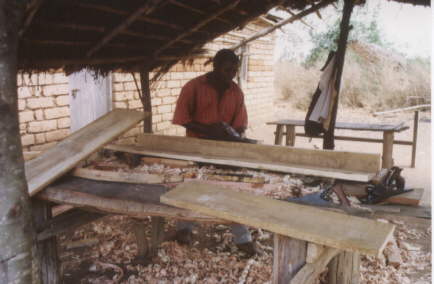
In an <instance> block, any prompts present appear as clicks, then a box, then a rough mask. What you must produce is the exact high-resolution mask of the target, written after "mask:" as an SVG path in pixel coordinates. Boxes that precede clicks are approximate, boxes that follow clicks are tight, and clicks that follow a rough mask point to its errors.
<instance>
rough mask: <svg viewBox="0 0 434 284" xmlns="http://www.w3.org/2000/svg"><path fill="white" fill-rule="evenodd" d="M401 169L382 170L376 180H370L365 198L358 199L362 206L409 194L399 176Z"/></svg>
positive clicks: (403, 180) (402, 179)
mask: <svg viewBox="0 0 434 284" xmlns="http://www.w3.org/2000/svg"><path fill="white" fill-rule="evenodd" d="M401 171H402V169H401V168H399V167H392V168H390V169H383V170H382V171H381V172H380V173H379V175H377V178H376V179H372V180H371V181H370V182H369V184H368V185H367V186H366V193H367V195H366V197H363V198H361V199H360V201H361V202H362V203H363V204H376V203H381V202H382V201H384V200H386V199H388V198H389V197H391V196H394V195H398V194H402V193H406V192H410V191H412V190H413V189H405V179H404V178H403V177H402V176H401Z"/></svg>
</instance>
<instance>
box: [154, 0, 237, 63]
mask: <svg viewBox="0 0 434 284" xmlns="http://www.w3.org/2000/svg"><path fill="white" fill-rule="evenodd" d="M239 3H240V0H235V1H231V2H230V3H229V4H228V5H226V6H225V7H223V8H221V9H219V10H217V11H216V12H215V13H213V14H211V15H209V16H208V17H207V18H206V19H204V20H203V21H200V22H199V23H197V24H196V25H194V26H193V27H191V28H188V29H187V30H186V31H185V32H183V33H181V34H179V35H178V36H177V37H176V38H174V39H173V40H171V41H169V42H167V43H166V44H164V45H163V46H161V47H160V48H159V49H157V50H156V51H155V53H154V56H155V57H158V56H159V55H160V54H161V53H162V52H163V51H164V50H166V49H167V48H168V47H170V46H172V45H173V44H175V43H176V42H178V41H180V40H181V39H184V38H185V37H187V36H189V35H190V34H192V33H194V32H196V31H198V30H199V29H200V28H202V27H203V26H205V25H207V24H208V23H210V22H212V21H214V20H215V19H216V18H217V17H219V16H220V15H222V14H223V13H225V12H226V11H228V10H231V9H233V8H235V7H236V6H237V5H238V4H239Z"/></svg>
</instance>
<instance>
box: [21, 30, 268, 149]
mask: <svg viewBox="0 0 434 284" xmlns="http://www.w3.org/2000/svg"><path fill="white" fill-rule="evenodd" d="M265 27H267V25H266V24H265V23H262V22H256V23H252V24H249V25H247V26H246V27H245V28H244V29H243V30H240V31H235V32H230V33H228V34H225V35H223V36H221V37H219V38H217V39H216V40H215V41H213V42H211V43H209V44H207V45H205V47H204V48H205V49H206V50H207V54H204V55H203V57H201V58H198V59H196V60H194V62H193V63H192V64H188V65H183V64H181V63H178V64H176V65H175V66H173V67H172V68H171V70H170V71H169V72H168V73H166V74H165V75H164V76H163V77H162V78H161V79H160V80H158V82H156V83H155V84H154V85H153V86H152V89H151V98H152V113H153V131H154V133H158V134H165V135H184V134H185V130H184V129H183V128H182V127H179V126H175V125H173V124H172V123H171V120H172V117H173V112H174V110H175V105H176V100H177V98H178V95H179V93H180V91H181V88H182V86H183V85H184V84H185V83H187V82H188V81H189V80H191V79H193V78H195V77H197V76H199V75H202V74H204V73H205V72H209V71H211V69H212V64H208V65H206V66H205V65H204V63H205V62H206V61H207V60H208V59H209V58H212V56H214V54H215V53H216V52H217V51H218V50H219V49H221V48H228V47H231V46H233V45H234V44H237V43H238V42H240V41H241V40H242V39H243V38H246V37H248V36H249V35H251V34H253V33H255V32H257V31H259V30H261V29H263V28H265ZM273 50H274V34H269V35H267V36H265V37H262V38H260V39H258V40H255V41H253V42H251V43H249V50H248V57H247V58H248V59H247V60H248V61H247V64H248V70H249V71H248V73H247V78H246V81H245V82H244V83H243V85H242V88H243V91H244V95H245V103H246V107H247V111H248V114H249V125H255V124H258V123H261V122H264V121H266V120H267V119H269V117H270V114H271V113H272V105H273V100H274V87H273V86H274V84H273V80H274V74H273V68H272V65H273ZM134 76H135V77H136V80H137V84H138V85H139V87H140V76H139V74H135V75H134ZM151 77H152V73H151ZM112 84H113V85H112V87H113V88H112V99H113V108H127V109H137V110H141V109H142V104H141V102H140V99H139V95H138V94H139V91H138V90H137V87H136V83H135V81H134V78H133V75H132V74H128V73H113V74H112ZM18 93H19V111H20V129H21V134H22V143H23V148H24V150H25V151H40V150H44V149H46V148H48V147H50V146H52V145H53V144H55V143H56V142H57V141H59V140H61V139H63V138H64V137H66V136H67V135H68V134H69V127H70V118H69V117H70V116H69V115H70V114H69V96H68V78H67V76H65V75H64V74H63V73H54V74H45V73H44V74H33V75H31V76H19V78H18ZM139 133H142V124H140V125H138V126H137V127H135V128H133V129H131V130H130V131H128V132H127V133H126V134H124V136H123V137H122V139H120V141H121V142H125V143H128V142H134V137H135V136H136V135H137V134H139Z"/></svg>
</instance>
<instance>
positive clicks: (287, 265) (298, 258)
mask: <svg viewBox="0 0 434 284" xmlns="http://www.w3.org/2000/svg"><path fill="white" fill-rule="evenodd" d="M306 250H307V243H306V242H305V241H301V240H297V239H293V238H288V237H286V236H282V235H279V234H274V253H273V258H274V259H273V282H272V284H287V283H290V281H291V279H292V278H293V277H294V275H296V273H297V272H298V271H299V270H300V268H301V267H302V266H303V265H304V264H305V263H306Z"/></svg>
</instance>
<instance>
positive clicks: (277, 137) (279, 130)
mask: <svg viewBox="0 0 434 284" xmlns="http://www.w3.org/2000/svg"><path fill="white" fill-rule="evenodd" d="M282 138H283V125H280V124H278V125H276V132H275V133H274V145H281V144H282Z"/></svg>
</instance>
